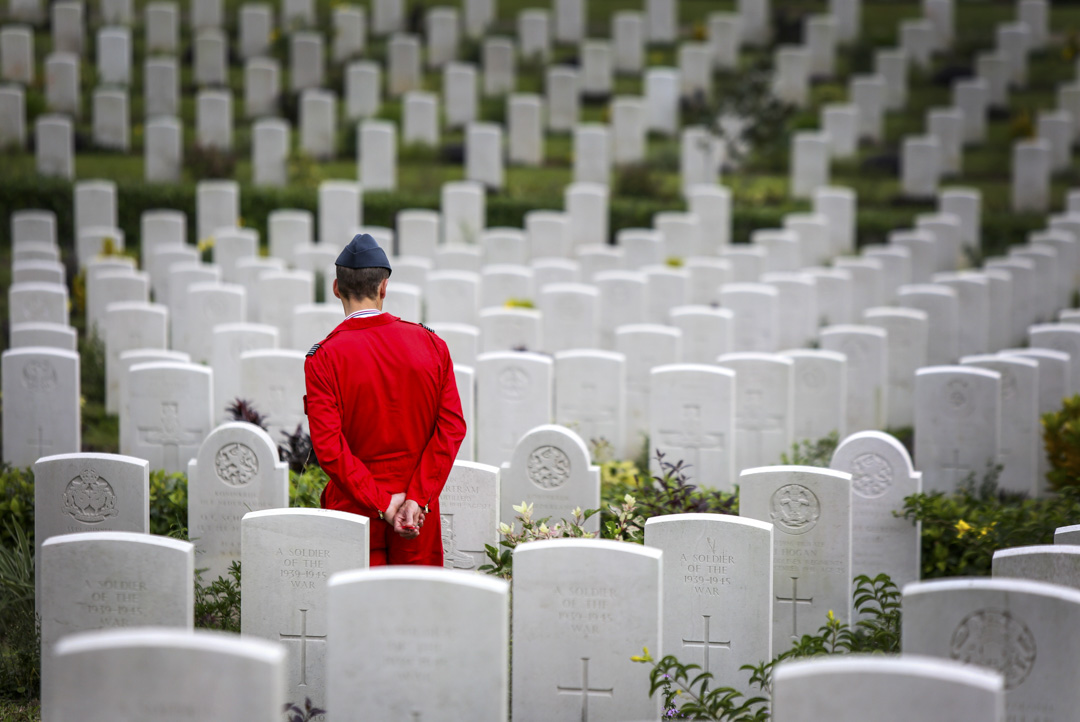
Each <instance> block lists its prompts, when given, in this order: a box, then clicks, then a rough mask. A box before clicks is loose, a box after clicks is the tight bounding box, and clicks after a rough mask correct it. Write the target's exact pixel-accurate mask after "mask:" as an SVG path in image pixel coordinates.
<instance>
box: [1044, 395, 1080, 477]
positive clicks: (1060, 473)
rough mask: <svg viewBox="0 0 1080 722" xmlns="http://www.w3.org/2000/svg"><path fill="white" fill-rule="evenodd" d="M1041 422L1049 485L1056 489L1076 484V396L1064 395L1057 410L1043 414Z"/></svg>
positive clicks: (1079, 430)
mask: <svg viewBox="0 0 1080 722" xmlns="http://www.w3.org/2000/svg"><path fill="white" fill-rule="evenodd" d="M1042 425H1043V443H1044V444H1045V445H1046V453H1047V455H1048V456H1049V459H1050V472H1049V473H1048V474H1047V475H1046V478H1047V480H1048V481H1049V482H1050V486H1051V487H1053V488H1054V489H1056V490H1059V491H1060V490H1061V489H1065V488H1068V487H1076V486H1080V396H1073V397H1072V398H1068V399H1065V401H1064V402H1063V405H1062V407H1061V410H1060V411H1057V412H1055V413H1049V414H1043V417H1042Z"/></svg>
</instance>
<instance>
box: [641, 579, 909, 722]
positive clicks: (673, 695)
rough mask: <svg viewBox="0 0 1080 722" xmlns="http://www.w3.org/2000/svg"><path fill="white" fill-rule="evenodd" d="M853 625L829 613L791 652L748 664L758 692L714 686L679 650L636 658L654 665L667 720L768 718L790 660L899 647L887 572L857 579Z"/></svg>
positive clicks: (655, 688)
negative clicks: (775, 679) (779, 669)
mask: <svg viewBox="0 0 1080 722" xmlns="http://www.w3.org/2000/svg"><path fill="white" fill-rule="evenodd" d="M853 598H854V607H855V610H856V613H855V615H854V616H856V617H858V618H859V621H858V622H856V623H855V625H854V626H851V625H849V624H847V623H846V622H841V621H840V620H838V619H837V618H836V617H835V616H834V615H833V613H832V611H830V612H829V615H828V618H827V619H826V621H825V624H824V625H823V626H822V627H821V628H820V629H819V630H818V632H817V634H807V635H803V637H802V638H801V639H799V640H797V641H796V642H795V643H794V644H793V645H792V648H791V649H789V650H788V651H786V652H784V653H782V654H780V655H777V656H776V657H775V658H773V659H772V660H770V661H768V662H761V663H760V664H758V665H745V666H743V667H742V669H743V670H744V671H746V672H749V674H750V679H749V686H750V689H751V690H752V692H751V694H752V695H753V696H747V695H746V694H745V692H744V691H742V690H739V689H735V688H734V687H730V686H718V687H713V686H712V685H711V684H710V683H711V682H712V681H713V675H712V674H711V673H709V672H704V671H702V670H701V666H700V665H697V664H683V663H682V662H680V661H679V660H678V658H677V657H675V656H674V655H668V656H666V657H664V658H663V659H661V660H659V661H657V660H655V659H653V657H652V655H651V654H649V650H648V649H645V650H643V651H642V654H641V655H637V656H634V657H631V660H632V661H634V662H639V663H641V664H648V665H651V666H652V670H651V671H650V673H649V683H650V687H649V696H651V697H652V696H656V695H657V694H658V693H659V694H661V695H662V696H663V700H664V712H663V717H664V719H672V718H675V719H697V720H716V721H718V722H767V720H768V719H769V718H770V715H769V708H768V704H769V699H770V698H771V696H772V672H773V669H774V668H775V667H776V665H777V664H779V663H780V662H783V661H787V660H793V659H802V658H806V657H819V656H823V655H836V654H857V653H884V654H895V653H897V652H899V651H900V590H899V589H897V588H896V585H895V584H893V581H892V580H891V579H890V578H889V577H888V575H885V574H879V575H878V576H877V577H875V578H873V579H871V578H870V577H868V576H865V575H860V576H858V577H856V578H855V592H854V594H853Z"/></svg>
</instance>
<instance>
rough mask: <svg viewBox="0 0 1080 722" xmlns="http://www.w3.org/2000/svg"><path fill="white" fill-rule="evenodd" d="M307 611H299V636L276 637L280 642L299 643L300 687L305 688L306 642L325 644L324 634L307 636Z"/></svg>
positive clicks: (285, 635) (282, 633)
mask: <svg viewBox="0 0 1080 722" xmlns="http://www.w3.org/2000/svg"><path fill="white" fill-rule="evenodd" d="M307 613H308V610H306V609H301V610H300V634H285V633H284V632H280V633H279V634H278V636H279V637H280V638H281V640H282V641H286V640H288V641H293V642H300V686H301V687H307V645H308V642H326V635H325V634H308V631H307Z"/></svg>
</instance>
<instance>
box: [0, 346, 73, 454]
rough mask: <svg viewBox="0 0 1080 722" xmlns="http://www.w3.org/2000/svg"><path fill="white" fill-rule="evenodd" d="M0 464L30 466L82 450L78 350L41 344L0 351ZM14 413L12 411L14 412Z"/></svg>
mask: <svg viewBox="0 0 1080 722" xmlns="http://www.w3.org/2000/svg"><path fill="white" fill-rule="evenodd" d="M2 359H3V360H2V366H3V373H2V376H3V399H4V405H5V406H6V407H7V409H8V413H6V414H4V421H3V441H4V462H5V463H8V464H11V465H12V466H16V467H24V466H30V465H31V464H33V463H34V462H36V461H37V460H38V459H39V458H40V457H42V456H50V455H54V454H67V453H76V452H78V451H80V450H81V448H82V428H81V413H80V407H79V393H80V392H79V354H78V353H75V352H74V351H66V350H63V349H57V348H46V347H44V346H24V347H22V348H14V349H9V350H7V351H5V352H4V353H3V357H2ZM16 409H17V410H18V412H17V413H14V411H15V410H16Z"/></svg>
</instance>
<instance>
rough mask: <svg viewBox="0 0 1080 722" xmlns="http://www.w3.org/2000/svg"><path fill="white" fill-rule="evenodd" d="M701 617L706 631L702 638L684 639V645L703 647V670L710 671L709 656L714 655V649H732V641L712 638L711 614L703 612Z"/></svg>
mask: <svg viewBox="0 0 1080 722" xmlns="http://www.w3.org/2000/svg"><path fill="white" fill-rule="evenodd" d="M701 618H702V619H703V620H704V621H705V633H704V634H702V635H701V639H684V640H683V641H682V643H683V646H684V647H701V649H702V655H703V656H704V658H705V663H704V664H703V665H701V671H702V672H708V671H709V658H710V657H712V650H714V649H731V642H730V641H728V642H714V641H713V639H712V635H711V634H710V633H709V632H710V630H709V626H710V625H709V621H710V617H709V615H708V614H702V615H701Z"/></svg>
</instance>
